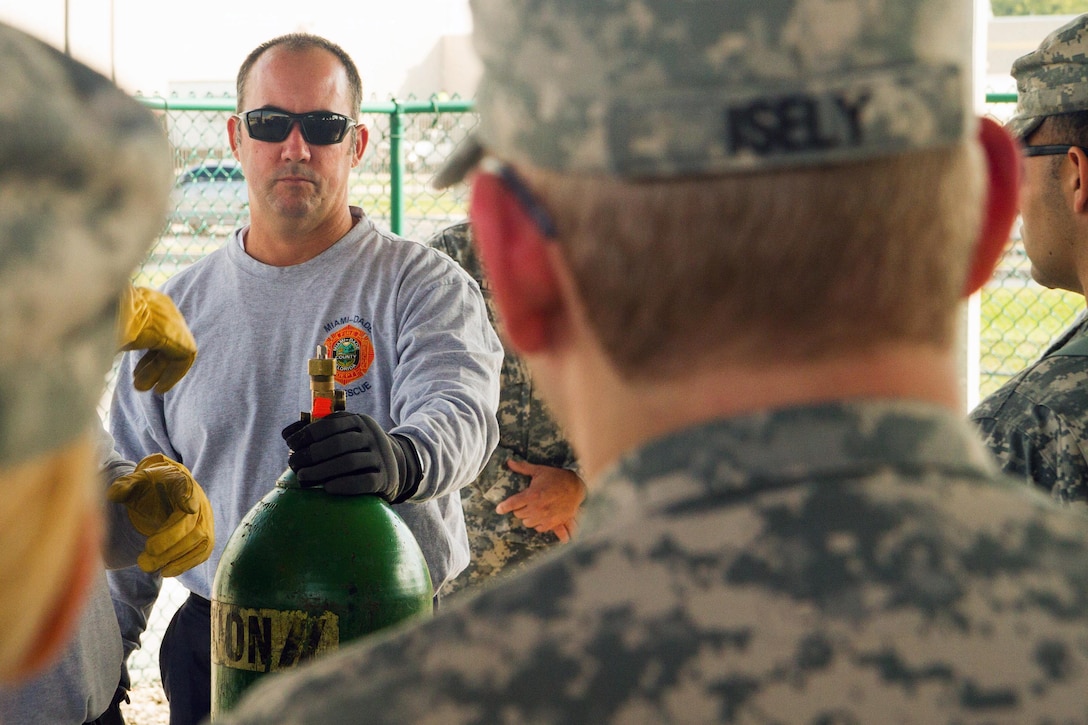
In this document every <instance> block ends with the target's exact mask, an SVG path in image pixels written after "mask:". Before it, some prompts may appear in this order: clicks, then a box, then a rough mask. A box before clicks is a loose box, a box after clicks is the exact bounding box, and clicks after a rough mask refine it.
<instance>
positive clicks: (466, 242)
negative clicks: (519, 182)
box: [428, 223, 577, 594]
mask: <svg viewBox="0 0 1088 725" xmlns="http://www.w3.org/2000/svg"><path fill="white" fill-rule="evenodd" d="M428 244H429V245H430V246H432V247H434V248H435V249H440V250H442V251H443V252H445V253H446V254H448V255H450V256H451V257H453V258H454V260H456V261H457V263H458V264H460V265H461V266H462V267H463V268H464V269H465V271H467V272H468V273H469V274H470V275H472V278H473V279H475V280H476V282H477V283H478V284H479V285H480V289H481V291H482V292H483V295H484V302H486V303H487V314H488V317H489V318H490V319H491V324H493V325H495V326H496V328H498V327H499V324H498V322H497V321H496V319H495V308H494V303H493V301H492V299H491V289H490V286H489V284H488V282H487V280H486V279H485V278H484V273H483V267H482V265H481V264H480V260H479V257H477V256H476V250H475V249H474V248H473V247H472V242H471V234H470V230H469V225H468V223H462V224H456V225H454V226H452V227H448V228H447V229H444V230H442V231H441V232H439V233H438V234H436V235H435V236H434V237H433V238H432V239H431V240H430V241H429V242H428ZM503 346H504V348H506V345H505V343H504V345H503ZM504 353H505V354H504V357H503V361H502V373H501V378H500V381H499V409H498V412H497V417H498V421H499V445H498V447H497V448H496V449H495V452H494V453H492V454H491V457H490V458H489V459H488V461H487V463H486V464H485V465H484V470H483V471H482V472H481V473H480V475H479V476H478V477H477V478H476V480H475V481H473V482H472V483H471V484H469V485H468V486H465V487H464V488H463V489H461V506H462V507H463V509H464V512H465V528H466V530H467V531H468V541H469V548H470V550H471V554H472V558H471V559H470V560H469V563H468V567H467V568H466V569H465V570H464V571H463V572H461V574H459V575H458V576H457V578H456V579H453V580H452V581H450V582H448V583H447V584H446V586H445V587H444V588H443V593H444V594H450V593H452V592H455V591H457V590H459V589H461V588H462V587H464V586H466V585H469V584H477V583H480V582H482V581H483V580H485V579H487V578H489V577H491V576H493V575H495V574H498V573H499V572H500V571H504V570H505V571H507V572H508V573H509V572H510V571H514V570H516V569H518V568H520V565H521V564H523V563H524V562H525V561H527V560H528V559H529V558H530V557H532V556H533V555H534V554H536V553H537V552H539V551H543V550H544V549H546V548H548V547H550V546H551V545H553V544H555V543H556V542H558V540H559V539H558V537H556V535H555V534H553V533H551V532H548V533H543V534H542V533H540V532H538V531H536V530H534V529H531V528H528V527H527V526H523V525H522V524H521V522H520V521H519V520H518V518H517V517H515V516H514V515H512V514H506V515H500V514H497V513H495V506H496V505H497V504H499V503H500V502H501V501H503V500H505V499H507V498H509V497H510V496H512V495H514V494H515V493H518V492H519V491H522V490H524V489H525V488H526V487H527V486H528V485H529V477H528V476H523V475H521V474H520V473H515V472H514V471H511V470H510V469H509V468H507V467H506V461H508V460H510V458H519V459H521V460H524V461H529V462H530V463H537V464H540V465H545V466H553V467H555V468H567V469H570V470H576V469H577V462H576V460H575V457H574V451H573V450H572V449H571V447H570V444H569V443H568V442H567V440H566V438H565V437H564V436H563V434H562V432H561V431H560V430H559V426H558V424H556V422H555V421H554V420H552V417H551V415H550V414H549V413H548V410H547V408H546V407H545V404H544V401H543V400H541V399H540V397H539V396H537V395H536V393H535V391H534V389H533V379H532V376H531V375H530V373H529V369H528V368H527V367H526V365H525V363H524V362H522V361H521V359H520V358H518V357H517V355H515V354H514V353H513V352H512V351H511V350H510V349H509V348H506V349H505V350H504Z"/></svg>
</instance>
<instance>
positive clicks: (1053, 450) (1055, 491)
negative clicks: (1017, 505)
mask: <svg viewBox="0 0 1088 725" xmlns="http://www.w3.org/2000/svg"><path fill="white" fill-rule="evenodd" d="M973 420H974V422H975V424H976V425H977V426H978V429H979V432H980V433H981V435H982V440H983V443H985V444H986V446H987V447H988V448H989V449H990V451H991V452H992V453H993V454H994V456H995V457H996V458H997V460H998V463H999V465H1000V466H1001V468H1002V470H1004V471H1005V472H1006V473H1009V474H1011V475H1013V476H1015V477H1017V478H1020V479H1024V480H1026V481H1027V482H1029V483H1031V484H1033V485H1035V486H1037V487H1038V488H1040V489H1042V490H1044V491H1046V492H1048V493H1050V494H1051V495H1052V496H1053V497H1054V498H1056V499H1058V500H1060V501H1064V502H1067V503H1068V502H1072V501H1085V500H1086V499H1088V490H1086V484H1088V462H1086V460H1085V451H1084V448H1083V446H1084V444H1085V439H1084V437H1083V436H1082V435H1081V434H1080V433H1079V432H1078V431H1079V429H1080V426H1075V425H1074V426H1071V425H1069V424H1068V422H1066V421H1065V420H1063V418H1062V417H1061V416H1060V415H1058V414H1056V413H1055V412H1054V411H1053V410H1051V409H1050V408H1047V407H1046V406H1042V405H1034V406H1031V418H1030V420H1024V421H1021V420H1010V419H1007V418H1005V419H1003V418H998V417H975V418H974V419H973Z"/></svg>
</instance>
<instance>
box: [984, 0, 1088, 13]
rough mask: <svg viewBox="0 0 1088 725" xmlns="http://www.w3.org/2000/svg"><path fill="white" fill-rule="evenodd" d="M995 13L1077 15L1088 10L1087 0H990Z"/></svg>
mask: <svg viewBox="0 0 1088 725" xmlns="http://www.w3.org/2000/svg"><path fill="white" fill-rule="evenodd" d="M990 7H991V8H993V11H994V15H1077V14H1080V13H1083V12H1085V11H1088V3H1085V0H990Z"/></svg>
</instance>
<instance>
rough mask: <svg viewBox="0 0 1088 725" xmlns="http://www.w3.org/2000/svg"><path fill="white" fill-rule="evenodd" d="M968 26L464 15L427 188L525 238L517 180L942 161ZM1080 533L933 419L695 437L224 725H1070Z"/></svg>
mask: <svg viewBox="0 0 1088 725" xmlns="http://www.w3.org/2000/svg"><path fill="white" fill-rule="evenodd" d="M972 15H973V8H972V3H971V2H970V0H781V1H779V2H768V1H767V0H733V1H731V2H728V3H725V2H720V0H684V1H682V2H678V1H677V0H473V19H474V31H473V32H474V38H475V44H476V48H477V50H478V52H479V55H480V57H481V60H482V61H483V65H484V74H483V77H482V80H481V83H480V86H479V89H478V93H477V99H478V101H477V102H478V108H479V110H480V114H481V121H480V125H479V127H478V129H477V130H476V131H475V132H474V136H473V138H472V139H471V140H470V141H469V143H467V144H466V145H465V146H463V147H462V148H461V149H460V150H459V152H458V153H457V154H455V156H454V157H453V158H452V159H451V161H450V163H449V164H448V165H447V166H446V167H445V168H444V169H443V171H442V173H441V174H440V175H439V177H438V178H437V179H436V183H437V184H438V185H442V184H447V183H452V182H454V181H456V180H458V179H460V178H462V177H463V175H464V174H465V173H466V172H467V171H468V170H469V169H471V168H473V166H475V165H477V164H481V171H482V172H483V173H487V174H490V175H492V176H495V177H497V178H499V179H500V181H501V182H502V183H504V184H506V187H507V189H508V190H509V191H510V194H511V196H513V197H515V198H516V199H517V201H518V202H519V203H520V204H521V205H522V207H523V209H525V210H526V212H527V213H530V214H531V212H529V209H530V201H528V200H527V198H526V189H524V188H519V187H517V185H516V181H517V180H516V178H514V176H513V174H511V173H510V168H511V167H513V168H516V166H517V165H518V164H519V163H528V164H532V165H533V166H535V167H543V168H545V169H554V170H556V171H558V172H559V173H561V174H568V173H569V174H576V175H581V176H587V175H597V174H599V175H608V176H612V177H619V178H621V179H624V180H633V179H642V178H657V179H674V178H679V177H689V176H697V175H702V174H744V173H746V172H748V171H750V170H763V169H781V168H785V167H792V166H799V167H801V166H810V165H824V164H834V163H841V162H843V161H848V160H853V159H863V158H880V157H886V156H888V155H890V154H895V153H899V152H901V151H907V150H911V149H929V148H939V147H942V146H949V145H952V144H956V143H960V142H961V140H962V139H964V138H967V137H970V136H971V135H973V134H974V129H975V122H974V120H973V118H974V116H973V111H972V108H973V103H972V100H971V97H970V85H971V84H970V82H969V73H968V72H967V68H968V66H969V64H970V54H971V21H972ZM484 149H486V150H487V154H488V155H487V156H486V158H485V154H484ZM498 160H502V161H505V162H507V163H508V164H509V165H510V166H508V167H506V168H505V169H504V168H503V167H502V166H500V165H497V164H495V163H494V162H495V161H498ZM484 163H486V164H487V165H486V166H484V165H483V164H484ZM509 213H511V214H513V213H514V212H509ZM491 220H492V221H494V222H496V223H500V221H501V216H500V215H499V214H497V215H496V216H495V217H494V218H491ZM670 221H673V220H670ZM538 226H541V225H538ZM543 229H544V227H543V226H541V230H542V232H543ZM601 241H604V240H601ZM728 242H729V237H728V234H726V235H723V237H722V240H721V242H720V243H728ZM564 243H565V244H572V243H573V242H572V241H571V240H564ZM692 243H693V244H694V243H713V242H711V241H710V240H702V239H700V240H697V241H695V240H693V242H692ZM627 261H628V262H629V263H631V264H638V263H641V264H653V263H654V262H653V260H642V259H639V260H627ZM769 283H772V282H769ZM588 312H589V314H592V310H589V311H588ZM949 314H951V310H950V311H949ZM564 360H566V358H564ZM1086 530H1088V521H1086V519H1085V518H1084V517H1082V516H1079V515H1077V514H1076V513H1075V512H1074V511H1071V510H1069V509H1064V508H1062V507H1058V506H1055V505H1053V502H1052V501H1050V500H1049V499H1048V498H1047V497H1046V496H1045V495H1043V494H1041V493H1040V492H1038V491H1036V490H1035V489H1032V488H1030V487H1026V486H1023V485H1020V484H1018V483H1016V482H1015V481H1013V480H1012V479H1008V478H1005V477H1003V476H1002V475H1001V474H1000V473H999V471H998V470H997V469H996V466H995V464H994V462H993V460H992V457H991V456H989V454H988V453H987V452H986V450H985V449H984V448H983V446H982V445H981V444H980V442H979V441H978V438H977V435H976V432H975V431H974V429H973V428H971V427H970V426H969V425H968V424H967V422H966V421H965V420H963V416H962V415H961V414H959V413H958V412H956V411H953V410H950V409H948V408H945V407H938V406H936V405H931V404H926V403H921V402H908V401H898V402H896V401H893V400H887V401H879V400H868V401H865V400H858V401H849V402H848V401H839V402H835V401H829V402H827V403H825V404H822V405H805V406H796V407H786V406H783V407H781V408H780V409H777V410H767V411H763V412H757V413H752V414H748V415H736V416H734V417H725V418H721V419H718V420H710V421H707V422H705V423H703V424H701V425H696V426H692V427H689V428H685V429H679V430H673V431H672V432H670V433H668V434H666V435H664V436H663V437H661V438H658V439H656V440H651V441H647V442H644V443H643V444H641V445H640V446H639V447H638V448H636V449H635V450H632V451H629V452H628V453H627V454H626V455H625V456H623V457H622V458H621V459H620V460H619V461H617V462H616V463H615V464H614V466H613V467H612V468H611V469H610V470H609V471H608V472H606V474H605V475H604V476H603V477H602V480H599V481H595V482H594V485H593V491H592V493H591V498H590V499H589V500H588V501H587V503H586V507H585V511H584V514H583V525H582V529H581V532H580V534H581V535H580V537H579V539H578V541H576V542H574V543H573V544H571V545H570V546H567V547H563V548H562V549H561V550H560V551H557V552H556V553H555V554H554V555H552V556H549V557H547V558H546V559H545V560H543V561H541V562H540V563H538V564H537V565H535V566H533V567H532V568H531V569H529V570H527V571H525V572H523V573H522V574H520V575H519V576H516V577H511V578H509V579H508V580H507V581H505V582H503V583H502V584H501V585H499V586H495V587H489V588H486V589H484V590H483V591H482V592H480V593H479V594H478V595H477V596H475V597H472V598H466V599H464V600H462V601H460V602H459V603H455V604H452V605H451V606H450V607H448V608H447V609H446V610H445V611H444V612H440V613H439V614H438V615H437V616H436V617H434V618H433V619H432V620H429V621H427V622H425V623H423V624H422V625H420V626H418V627H412V628H408V629H405V630H401V631H400V632H397V633H391V634H390V635H386V636H384V637H381V638H375V639H373V640H370V641H368V642H366V643H361V644H360V645H358V646H353V647H351V648H350V649H348V650H346V651H343V652H341V653H339V654H338V655H336V656H333V657H330V658H328V659H325V660H323V661H320V662H316V663H314V665H313V666H311V667H309V668H307V669H306V670H299V671H298V672H296V673H293V674H292V675H288V676H284V677H281V678H279V679H277V680H276V681H275V682H269V683H266V684H265V685H264V686H258V687H257V688H255V689H254V690H253V691H252V692H251V693H249V696H248V697H247V698H246V699H245V700H244V702H243V703H242V705H241V706H240V707H239V708H238V709H237V710H236V711H235V712H233V713H231V714H230V715H228V716H227V717H224V718H223V719H221V720H220V721H217V723H216V725H244V724H248V723H262V724H267V723H282V724H285V725H287V724H298V723H313V722H321V723H330V724H331V723H349V722H356V721H357V720H358V718H359V714H360V713H365V714H366V719H367V721H368V722H373V723H405V722H411V723H432V722H433V723H564V724H569V723H655V724H656V723H666V722H683V723H718V722H742V723H813V724H815V723H827V724H831V723H905V722H914V723H927V724H928V723H968V722H978V723H982V722H986V723H1059V722H1061V723H1070V722H1088V698H1086V697H1085V694H1084V693H1085V684H1086V682H1088V578H1086V576H1088V537H1086V536H1085V533H1086Z"/></svg>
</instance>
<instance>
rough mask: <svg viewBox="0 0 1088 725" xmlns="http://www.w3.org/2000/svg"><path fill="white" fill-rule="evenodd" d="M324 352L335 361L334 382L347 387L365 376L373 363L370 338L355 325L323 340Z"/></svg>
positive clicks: (372, 347) (348, 326)
mask: <svg viewBox="0 0 1088 725" xmlns="http://www.w3.org/2000/svg"><path fill="white" fill-rule="evenodd" d="M325 350H327V351H328V354H329V357H331V358H333V359H334V360H336V376H335V377H336V382H338V383H340V384H341V385H347V384H348V383H351V382H353V381H355V380H358V379H359V378H361V377H363V376H364V375H366V371H367V370H369V369H370V364H371V363H372V362H374V345H373V344H372V343H371V342H370V337H369V336H368V335H367V334H366V333H365V332H363V331H362V330H361V329H359V328H358V327H356V326H355V325H344V326H343V327H341V328H340V329H339V330H337V331H336V332H334V333H332V334H331V335H329V336H328V337H326V338H325Z"/></svg>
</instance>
